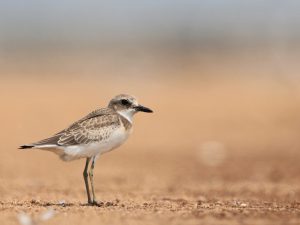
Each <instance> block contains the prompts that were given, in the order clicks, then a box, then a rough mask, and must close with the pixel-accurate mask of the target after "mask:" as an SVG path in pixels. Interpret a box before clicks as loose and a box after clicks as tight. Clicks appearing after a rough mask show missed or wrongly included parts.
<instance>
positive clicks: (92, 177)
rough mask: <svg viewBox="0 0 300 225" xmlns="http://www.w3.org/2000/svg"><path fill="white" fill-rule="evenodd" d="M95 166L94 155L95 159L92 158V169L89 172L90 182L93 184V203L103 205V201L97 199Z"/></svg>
mask: <svg viewBox="0 0 300 225" xmlns="http://www.w3.org/2000/svg"><path fill="white" fill-rule="evenodd" d="M94 167H95V157H93V159H92V165H91V169H90V172H89V174H90V182H91V186H92V194H93V205H96V206H102V205H103V203H102V202H97V200H96V195H95V189H94Z"/></svg>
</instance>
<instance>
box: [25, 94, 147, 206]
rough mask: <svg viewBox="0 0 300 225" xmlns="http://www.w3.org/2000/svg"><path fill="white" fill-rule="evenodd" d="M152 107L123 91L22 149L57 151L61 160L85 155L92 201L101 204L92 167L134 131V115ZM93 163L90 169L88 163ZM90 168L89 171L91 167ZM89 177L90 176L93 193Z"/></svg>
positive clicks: (87, 184)
mask: <svg viewBox="0 0 300 225" xmlns="http://www.w3.org/2000/svg"><path fill="white" fill-rule="evenodd" d="M137 112H147V113H152V112H153V111H152V110H151V109H149V108H147V107H145V106H142V105H140V104H139V103H138V101H137V99H136V98H135V97H133V96H130V95H125V94H121V95H118V96H116V97H114V98H113V99H112V100H110V102H109V104H108V106H107V108H100V109H97V110H95V111H93V112H91V113H89V114H88V115H87V116H85V117H83V118H82V119H80V120H78V121H77V122H75V123H73V124H72V125H71V126H69V127H68V128H66V129H64V130H62V131H60V132H58V133H57V134H55V135H53V136H52V137H50V138H47V139H44V140H41V141H38V142H34V143H31V144H27V145H22V146H20V147H19V148H20V149H31V148H36V149H42V150H47V151H51V152H54V153H56V154H57V155H58V156H59V157H60V158H61V159H62V160H64V161H70V160H74V159H80V158H86V162H85V167H84V171H83V178H84V183H85V189H86V193H87V199H88V204H89V205H96V206H101V205H102V204H101V202H98V201H97V200H96V196H95V191H94V178H93V170H94V167H95V161H96V159H97V158H98V157H99V156H100V155H102V154H103V153H106V152H109V151H111V150H113V149H115V148H117V147H119V146H120V145H121V144H123V143H124V142H125V141H126V139H127V138H128V136H129V135H130V133H131V132H132V122H133V115H134V114H135V113H137ZM90 161H91V166H90V169H89V163H90ZM88 169H89V171H88ZM88 177H89V178H90V183H91V188H92V196H91V194H90V189H89V182H88Z"/></svg>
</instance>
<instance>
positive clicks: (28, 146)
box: [19, 145, 35, 149]
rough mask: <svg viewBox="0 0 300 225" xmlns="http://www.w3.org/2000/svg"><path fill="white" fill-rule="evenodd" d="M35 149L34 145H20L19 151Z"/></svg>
mask: <svg viewBox="0 0 300 225" xmlns="http://www.w3.org/2000/svg"><path fill="white" fill-rule="evenodd" d="M33 147H35V146H34V145H21V146H20V147H19V149H29V148H33Z"/></svg>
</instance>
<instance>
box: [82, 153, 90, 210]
mask: <svg viewBox="0 0 300 225" xmlns="http://www.w3.org/2000/svg"><path fill="white" fill-rule="evenodd" d="M90 160H91V158H86V162H85V167H84V171H83V178H84V183H85V189H86V194H87V197H88V204H92V200H91V195H90V188H89V181H88V172H87V170H88V167H89V163H90Z"/></svg>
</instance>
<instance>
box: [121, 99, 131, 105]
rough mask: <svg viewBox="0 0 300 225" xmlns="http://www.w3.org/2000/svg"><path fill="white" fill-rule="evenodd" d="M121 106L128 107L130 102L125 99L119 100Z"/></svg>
mask: <svg viewBox="0 0 300 225" xmlns="http://www.w3.org/2000/svg"><path fill="white" fill-rule="evenodd" d="M121 103H122V105H130V102H129V101H128V100H127V99H122V100H121Z"/></svg>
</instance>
